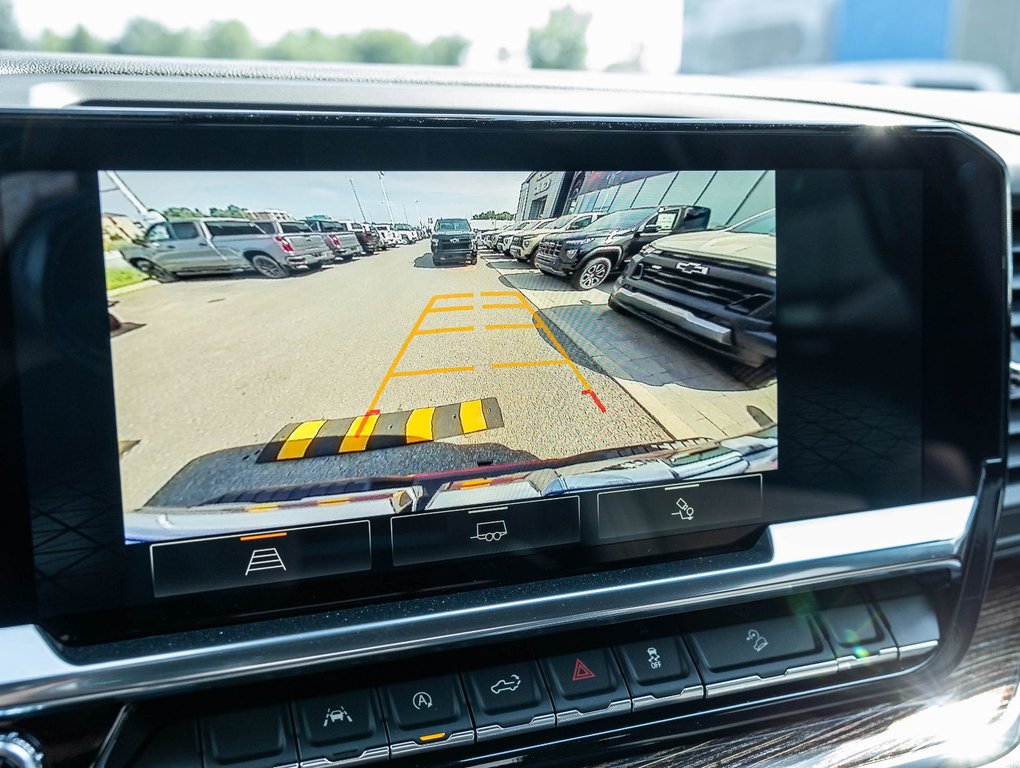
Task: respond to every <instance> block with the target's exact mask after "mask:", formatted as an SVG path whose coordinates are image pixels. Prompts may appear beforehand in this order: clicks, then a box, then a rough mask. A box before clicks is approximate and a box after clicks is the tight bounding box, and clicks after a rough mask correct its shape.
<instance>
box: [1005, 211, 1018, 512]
mask: <svg viewBox="0 0 1020 768" xmlns="http://www.w3.org/2000/svg"><path fill="white" fill-rule="evenodd" d="M1012 249H1013V251H1012V258H1013V278H1012V279H1013V282H1012V284H1011V285H1010V289H1011V298H1010V313H1009V321H1010V329H1011V331H1012V333H1011V337H1010V359H1011V360H1012V361H1013V362H1014V363H1017V362H1020V193H1018V194H1014V196H1013V242H1012ZM1017 378H1018V377H1016V376H1014V374H1013V373H1012V371H1011V372H1010V387H1009V445H1008V458H1007V465H1006V466H1007V468H1008V480H1009V484H1008V486H1007V488H1006V512H1007V513H1009V512H1014V511H1017V510H1020V381H1018V380H1017Z"/></svg>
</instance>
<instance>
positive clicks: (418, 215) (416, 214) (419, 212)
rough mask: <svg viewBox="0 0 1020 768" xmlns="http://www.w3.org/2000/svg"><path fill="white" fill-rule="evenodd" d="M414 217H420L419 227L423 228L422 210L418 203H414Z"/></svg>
mask: <svg viewBox="0 0 1020 768" xmlns="http://www.w3.org/2000/svg"><path fill="white" fill-rule="evenodd" d="M414 215H415V216H417V217H418V226H419V227H420V226H421V208H419V207H418V201H417V200H415V201H414Z"/></svg>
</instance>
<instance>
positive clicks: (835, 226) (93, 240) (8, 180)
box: [0, 112, 1007, 696]
mask: <svg viewBox="0 0 1020 768" xmlns="http://www.w3.org/2000/svg"><path fill="white" fill-rule="evenodd" d="M542 167H548V168H589V167H608V168H633V169H659V168H691V169H696V168H703V169H749V168H760V169H775V170H776V180H777V181H776V183H777V189H776V197H777V210H778V212H779V213H778V217H779V221H780V225H779V226H780V231H781V235H780V237H779V239H778V249H779V250H778V262H779V265H778V270H777V271H778V273H779V275H780V277H779V279H778V292H779V310H778V314H777V337H778V347H779V350H780V352H779V380H780V382H781V384H780V387H779V398H780V401H779V410H780V420H781V421H782V422H783V426H782V434H783V442H782V444H781V448H780V451H781V460H780V468H779V470H778V471H776V472H772V473H768V475H767V476H766V477H765V478H764V496H763V503H764V508H763V515H762V518H761V521H760V524H755V525H743V526H738V527H728V528H725V529H720V530H709V531H701V532H697V533H691V534H686V535H681V536H666V537H660V538H655V539H649V540H648V542H647V544H648V545H647V546H646V547H642V548H640V550H639V551H635V549H634V548H633V547H628V546H627V545H621V544H613V543H609V544H603V545H600V546H594V547H586V548H579V549H567V550H562V551H557V552H556V553H555V554H553V555H548V554H546V555H544V556H542V557H533V556H529V555H528V554H526V553H525V554H522V556H521V557H519V558H516V559H515V560H514V561H513V562H512V563H508V564H507V565H506V566H505V567H503V568H501V569H499V570H498V571H496V570H494V569H487V572H485V573H482V574H480V573H479V569H477V568H474V567H466V566H462V565H456V564H451V563H421V564H416V566H417V567H416V568H415V569H414V571H413V573H412V572H410V571H400V570H396V569H393V568H387V567H385V563H375V564H374V565H378V566H380V567H379V568H378V569H377V572H374V573H373V574H372V576H371V577H370V578H366V577H365V576H363V575H359V576H356V577H354V578H346V579H345V578H334V579H323V580H321V581H317V582H313V583H311V584H309V585H305V586H302V587H301V588H300V589H298V588H295V587H287V586H281V587H276V588H272V589H268V588H267V589H262V590H259V591H258V592H257V593H250V592H246V591H243V590H242V591H234V592H230V591H225V592H216V591H212V592H208V593H197V594H191V595H189V596H187V597H176V598H168V599H156V598H154V597H153V595H152V594H151V592H150V591H149V587H148V580H147V578H139V574H141V573H144V574H145V575H146V576H147V574H148V570H147V568H148V557H149V554H148V550H147V548H137V547H136V548H134V549H132V548H131V547H126V546H124V545H123V543H122V542H123V531H122V528H121V519H120V505H119V497H118V491H117V488H118V484H117V454H116V435H115V427H114V421H113V400H112V391H111V386H110V372H109V369H110V366H109V343H108V340H107V339H108V331H107V328H106V326H105V323H106V318H105V294H104V292H103V290H102V275H101V259H99V258H98V254H99V253H100V252H101V243H100V237H99V229H98V227H97V226H96V222H97V221H98V200H97V195H96V191H97V190H96V181H95V179H96V171H97V170H99V169H103V168H119V169H132V168H134V169H190V170H202V169H221V170H227V169H235V170H236V169H243V170H252V169H265V170H269V169H289V170H301V169H345V170H354V169H373V170H374V169H380V168H383V169H422V170H425V169H444V170H452V169H457V170H485V169H491V170H509V169H521V168H542ZM38 171H50V172H57V173H58V174H61V173H62V174H63V176H61V177H60V178H61V183H62V184H63V186H60V185H58V188H57V189H55V191H54V192H53V193H52V194H49V195H47V196H44V197H40V198H39V199H26V198H25V197H18V195H17V192H18V190H19V187H18V180H19V178H24V176H23V174H26V173H34V172H38ZM0 172H2V174H3V176H2V179H0V183H2V184H4V185H5V186H4V187H3V190H2V191H3V193H4V194H3V195H2V196H0V206H2V208H3V210H2V214H3V216H4V221H5V245H4V251H3V257H2V258H3V264H2V266H3V273H2V274H3V276H4V280H3V286H2V287H3V290H0V342H2V344H3V346H2V353H0V391H2V393H3V394H4V397H3V399H2V402H3V405H2V407H3V408H4V409H5V411H4V417H5V423H7V424H10V425H11V428H10V429H9V430H8V435H7V439H6V440H5V441H4V442H3V445H2V446H0V451H3V454H2V457H0V458H2V459H3V460H4V461H5V465H6V466H8V467H12V468H16V469H18V472H16V473H13V474H12V476H14V477H21V478H26V479H27V482H25V483H18V482H14V483H12V485H11V486H10V487H9V488H8V491H7V499H8V501H9V504H8V506H9V510H10V511H9V513H8V517H9V521H8V522H9V525H8V527H7V529H6V531H5V536H4V537H3V538H2V539H0V576H2V577H3V579H4V581H5V584H8V585H12V586H13V589H10V590H5V595H4V596H3V598H2V599H3V600H4V603H3V605H2V613H0V625H2V624H6V625H14V624H20V623H25V622H37V623H40V624H43V625H44V626H46V627H47V628H49V629H51V630H52V631H53V632H54V633H56V634H57V635H58V636H59V637H61V639H62V640H64V641H65V642H74V643H80V642H83V641H92V640H97V639H116V638H120V637H125V636H128V635H145V634H154V633H162V632H167V631H170V630H176V629H185V628H189V627H196V626H214V625H218V624H223V623H227V622H238V621H243V620H247V619H252V618H256V617H267V616H270V615H281V614H294V613H297V612H302V611H309V610H314V609H323V608H325V607H330V608H342V607H344V606H351V605H356V604H366V603H381V602H387V601H391V602H393V605H394V615H395V616H398V615H406V613H407V611H410V612H412V613H413V608H411V607H410V603H408V602H407V599H408V598H412V597H415V596H418V595H422V594H430V593H451V592H462V591H465V590H469V589H475V588H479V587H485V586H494V585H507V584H510V585H512V584H515V583H522V582H529V581H536V580H539V579H544V578H549V577H551V576H567V575H582V576H585V577H586V578H588V579H589V580H590V583H591V584H592V585H593V586H594V585H597V584H598V583H599V581H600V579H602V578H603V577H604V576H605V575H606V574H605V571H607V570H609V569H611V568H616V567H619V566H622V565H624V564H634V563H640V562H660V563H661V562H668V561H671V560H675V559H677V558H679V557H683V556H689V555H691V554H694V553H697V554H699V555H709V554H711V553H721V552H727V551H729V552H732V551H735V550H739V549H742V548H747V547H750V546H751V545H752V544H754V543H755V542H757V541H759V540H760V536H759V534H760V532H761V528H762V526H763V525H765V524H768V523H774V522H781V521H784V520H794V519H802V518H810V517H817V516H821V515H829V514H838V513H845V512H854V511H860V510H866V509H876V508H883V507H892V506H896V505H904V504H911V503H917V502H923V501H934V500H939V499H948V498H955V497H963V496H972V495H974V494H975V493H976V492H977V489H978V482H979V478H980V476H981V471H982V467H983V465H984V462H985V461H986V460H988V459H994V458H996V457H999V456H1002V455H1003V450H1004V425H1005V401H1006V400H1005V397H1004V392H1005V382H1006V375H1005V370H1004V366H1005V360H1006V358H1007V355H1006V311H1005V306H1006V305H1005V301H1006V290H1005V285H1006V282H1005V275H1006V262H1005V254H1006V243H1005V231H1004V227H1003V222H1004V221H1005V204H1006V201H1005V194H1004V188H1005V182H1004V171H1003V168H1002V166H1001V164H1000V163H999V162H998V161H997V159H995V158H994V157H993V156H992V155H991V154H990V153H988V152H987V151H986V150H985V149H984V148H983V147H982V146H981V145H979V144H978V143H977V142H975V141H974V140H973V139H971V138H969V137H967V136H966V135H965V134H963V133H961V132H959V131H957V130H955V129H953V128H949V127H942V126H926V127H897V128H876V127H855V126H761V125H744V124H704V123H697V124H696V123H677V122H674V121H622V120H594V119H592V120H563V119H531V118H529V119H525V118H513V117H507V118H477V117H429V116H394V115H376V116H372V115H315V116H308V115H305V116H300V115H287V114H273V115H262V114H254V115H253V114H244V115H242V114H234V113H226V112H219V113H217V112H210V113H205V114H191V115H173V114H163V113H159V112H138V113H127V112H105V113H103V114H75V113H73V112H70V113H67V114H61V115H55V114H45V113H35V114H32V115H25V114H16V113H6V114H2V115H0ZM847 211H853V212H854V214H855V215H859V216H860V217H861V218H862V219H863V220H866V221H867V222H868V224H869V229H868V231H869V232H870V233H871V235H870V238H869V239H867V240H853V239H848V238H847V237H845V232H844V231H843V230H842V229H841V228H840V226H839V222H840V221H841V217H844V216H845V214H846V212H847ZM862 253H867V254H868V255H869V257H870V258H869V259H868V260H867V261H868V263H869V264H870V269H871V270H872V271H870V272H864V271H862V268H861V267H860V263H861V262H862V259H861V254H862ZM83 254H84V255H83ZM58 278H59V279H58ZM834 307H838V308H839V310H840V311H838V312H837V311H834V310H833V308H834ZM936 381H937V382H939V386H927V385H926V384H927V383H929V382H936ZM961 404H966V407H961ZM876 431H879V432H883V434H882V435H881V436H880V437H877V438H876V437H874V435H873V433H874V432H876ZM869 441H870V442H869ZM57 447H59V450H57ZM55 457H59V458H55ZM69 498H76V499H79V500H80V499H83V498H84V499H88V500H89V503H90V504H92V512H94V514H93V515H92V517H91V518H90V522H89V523H88V526H89V529H88V535H89V538H90V540H91V541H93V542H94V543H95V547H94V550H93V551H91V552H84V551H81V552H78V553H77V554H80V555H82V557H80V558H78V559H75V557H73V556H72V557H69V556H68V552H67V550H60V551H57V550H54V549H53V548H52V547H51V548H50V550H46V548H45V546H44V544H45V543H46V542H52V541H53V536H54V534H55V533H56V534H59V535H63V532H61V531H60V530H59V528H60V525H61V515H60V512H59V506H58V504H59V503H63V502H62V500H63V501H66V500H67V499H69ZM72 533H73V532H72ZM710 559H711V558H706V562H707V561H709V560H710ZM412 585H413V586H412ZM837 618H838V617H837ZM837 618H834V619H833V621H836V620H837ZM804 631H805V628H803V627H802V628H801V634H802V635H803V632H804ZM810 633H811V634H812V637H814V639H815V640H816V641H817V642H818V643H820V644H821V643H822V642H823V639H824V638H823V634H822V633H823V629H822V628H821V626H814V625H812V627H811V628H810ZM806 637H807V636H806V635H804V638H805V639H806ZM825 642H828V641H827V640H826V641H825ZM819 647H822V646H821V645H819ZM695 655H696V659H695V660H696V661H697V660H698V659H699V658H700V660H701V661H703V662H704V663H705V664H706V667H707V668H708V669H710V670H711V671H712V672H713V673H714V672H715V671H716V670H715V668H714V667H712V665H711V660H710V659H705V658H701V657H697V654H695ZM547 671H548V670H547ZM561 693H562V695H563V696H567V695H568V694H567V692H566V691H562V692H561ZM593 695H594V694H593ZM599 695H605V692H603V693H602V694H599Z"/></svg>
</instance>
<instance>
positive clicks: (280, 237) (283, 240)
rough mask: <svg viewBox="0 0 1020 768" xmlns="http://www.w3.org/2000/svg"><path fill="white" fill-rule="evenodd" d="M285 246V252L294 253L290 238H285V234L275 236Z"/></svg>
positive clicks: (281, 245) (282, 246)
mask: <svg viewBox="0 0 1020 768" xmlns="http://www.w3.org/2000/svg"><path fill="white" fill-rule="evenodd" d="M273 239H274V240H275V241H276V242H278V243H279V244H280V247H281V248H283V252H284V253H294V246H293V245H291V244H290V240H288V239H287V238H285V237H284V236H283V235H277V236H276V237H274V238H273Z"/></svg>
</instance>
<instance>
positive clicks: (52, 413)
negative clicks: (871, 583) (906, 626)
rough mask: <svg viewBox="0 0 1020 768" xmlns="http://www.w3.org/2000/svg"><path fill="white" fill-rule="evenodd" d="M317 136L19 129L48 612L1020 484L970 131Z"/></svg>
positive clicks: (739, 524) (125, 605)
mask: <svg viewBox="0 0 1020 768" xmlns="http://www.w3.org/2000/svg"><path fill="white" fill-rule="evenodd" d="M295 119H296V118H292V117H287V116H279V117H273V118H272V119H270V118H269V117H267V116H263V117H262V118H260V120H262V121H263V122H260V123H258V125H255V124H251V123H250V122H249V121H248V118H247V117H243V116H222V115H221V116H213V115H210V116H207V117H204V118H201V119H199V118H197V117H196V119H195V120H194V121H185V122H181V121H179V120H178V119H177V118H175V117H167V118H162V117H160V116H159V115H157V114H155V113H151V114H150V113H147V114H146V115H145V116H144V119H143V118H142V117H141V116H138V117H137V119H136V118H135V117H132V118H131V119H128V118H124V119H123V120H120V121H115V120H112V118H111V119H110V120H107V119H106V118H105V117H98V116H92V117H90V118H89V119H87V120H86V119H85V118H83V117H74V116H69V115H60V116H59V117H55V116H51V117H47V118H44V117H38V118H27V117H21V118H14V117H11V118H9V119H8V121H7V122H4V120H3V118H2V117H0V148H7V150H5V151H7V154H6V155H4V156H3V158H2V159H3V167H2V168H0V222H2V224H3V227H2V235H3V237H2V238H0V265H2V266H3V267H4V269H5V270H6V271H5V272H4V273H3V274H4V276H5V282H4V283H2V284H0V388H2V387H6V388H4V389H2V391H3V392H4V397H2V398H0V423H3V424H5V425H9V432H10V434H9V436H8V438H7V439H6V440H5V441H0V459H2V461H3V462H4V464H5V466H11V467H24V472H23V473H22V475H21V476H23V478H24V482H23V483H20V484H18V483H15V484H13V485H10V486H9V487H8V488H7V491H6V493H7V496H6V498H8V499H9V504H10V506H11V508H12V509H15V510H21V511H20V512H18V513H17V514H10V515H8V516H7V517H6V518H5V525H6V527H5V529H4V530H5V535H4V537H0V576H2V577H4V578H5V579H6V580H7V582H5V583H14V582H13V581H11V580H12V579H20V581H19V582H18V583H19V584H21V585H23V586H22V587H19V588H17V589H13V588H12V589H9V590H8V591H7V592H8V595H14V596H16V597H18V599H20V600H21V601H22V604H23V608H22V609H21V610H22V615H23V616H24V617H27V619H26V620H32V621H40V622H46V623H48V624H49V625H51V626H54V627H59V632H60V635H61V637H68V638H87V639H92V638H97V637H121V636H124V635H125V634H130V633H135V634H146V633H151V632H152V631H157V629H158V631H164V630H168V628H170V627H174V628H190V627H196V626H201V625H210V624H213V623H223V622H224V621H226V620H238V621H240V620H244V619H245V618H246V617H252V616H266V615H270V614H272V613H278V612H299V611H303V610H308V609H313V610H322V609H323V608H324V607H326V606H329V607H332V608H337V609H340V608H354V607H358V609H359V610H360V609H361V608H366V609H367V608H369V607H371V608H372V609H374V608H375V604H377V603H380V602H382V601H390V600H405V599H410V598H413V597H417V596H421V595H427V594H437V595H456V596H458V597H459V596H461V595H462V593H466V592H467V591H470V590H481V589H498V590H503V594H504V595H508V594H510V593H511V591H515V590H516V591H518V592H519V591H520V590H524V589H536V590H541V589H545V588H546V586H548V584H547V582H548V583H549V584H551V583H552V581H555V582H556V584H558V585H559V586H557V587H556V588H557V589H566V590H573V589H581V590H584V589H586V588H587V586H586V585H589V584H594V583H596V582H598V583H600V584H617V583H624V582H623V581H617V580H618V579H626V578H629V577H628V576H627V574H628V573H631V572H632V571H633V572H637V571H638V570H640V571H641V573H643V574H645V575H644V576H642V577H641V578H646V577H647V578H652V579H655V578H659V576H662V575H668V574H670V573H676V572H678V571H677V569H692V570H691V571H690V572H691V573H695V572H697V569H699V568H702V567H708V566H707V565H706V564H710V563H716V562H721V560H720V558H723V559H725V558H734V560H733V562H739V563H740V564H742V565H746V564H750V563H757V562H766V561H769V560H770V558H773V557H782V555H783V553H782V552H778V551H773V544H774V542H773V540H772V538H771V535H772V534H771V531H772V526H775V525H778V524H782V523H785V522H789V521H801V520H805V519H808V518H820V517H824V516H829V515H839V514H843V513H852V512H860V511H874V510H883V509H887V508H891V507H897V506H903V505H912V504H917V503H921V502H926V501H937V500H945V499H952V498H959V497H961V496H966V495H968V494H973V493H974V492H975V488H976V487H977V483H978V478H979V476H980V472H981V467H982V462H983V461H985V460H986V459H987V458H988V457H989V456H994V455H998V454H997V451H998V450H999V448H1000V447H1001V445H1000V442H1001V434H1002V426H1003V425H1004V424H1005V423H1006V422H1005V416H1004V414H1002V413H1000V412H999V411H998V410H996V408H997V407H998V406H997V405H996V403H998V401H997V400H995V399H991V400H989V399H988V397H987V393H989V392H994V391H997V390H996V389H995V388H996V387H997V386H1000V384H1001V382H1002V381H1004V379H1005V377H1004V376H1002V377H1000V375H999V374H1000V373H1001V372H1002V371H1001V365H1002V361H1003V360H1005V359H1006V352H1005V341H1004V339H1005V333H1006V331H1005V325H1004V323H1002V324H1001V326H1000V325H997V323H1000V321H1003V320H1004V318H1005V317H1006V313H1005V311H1002V313H1001V314H999V313H998V309H1001V303H1002V300H1004V297H1005V295H1006V293H1005V289H1002V290H1001V291H1000V290H999V289H998V288H999V287H1001V285H1002V280H1003V275H1004V274H1005V273H1004V270H1003V269H1002V262H1001V260H1000V261H997V260H996V259H997V258H998V257H997V256H996V254H998V255H999V256H1001V255H1002V253H1005V251H1004V250H1003V249H1002V241H1001V235H1002V233H1001V231H1000V229H997V226H998V224H1001V219H1002V210H1003V204H1004V203H1003V200H1004V198H1002V196H1001V195H999V197H996V195H997V194H999V193H1000V192H1001V189H1002V169H1001V167H1000V166H999V165H997V164H996V162H994V161H992V160H990V159H989V157H990V156H989V155H987V153H986V152H985V151H984V150H983V149H981V148H980V147H978V146H977V145H975V144H974V143H973V141H972V140H970V139H967V138H965V137H962V135H961V134H960V133H959V132H958V131H955V130H953V129H948V128H937V129H936V128H932V127H929V128H923V129H922V128H879V127H874V126H872V127H854V126H829V127H826V128H819V127H813V128H812V127H800V128H797V127H790V126H786V127H783V126H778V127H770V126H755V127H753V128H751V127H747V126H744V127H741V126H732V125H704V124H698V125H687V124H676V123H667V122H662V121H660V122H654V121H645V122H642V123H640V124H632V123H621V122H614V121H611V120H610V121H608V122H606V123H605V124H602V123H598V124H595V123H592V122H585V121H571V120H567V119H560V118H556V119H548V120H543V121H533V120H525V119H520V118H454V117H448V118H443V119H439V118H435V119H432V118H429V119H424V118H423V119H422V120H418V119H412V118H410V117H401V116H397V115H389V116H385V115H376V116H368V115H361V116H335V119H334V118H333V117H331V118H329V119H326V118H322V120H324V122H320V121H319V118H315V119H314V120H313V119H312V118H309V119H308V120H309V122H304V121H300V120H299V121H297V122H295ZM32 120H37V121H38V123H39V124H38V125H35V124H34V123H32ZM26 121H27V122H26ZM423 121H424V122H423ZM0 155H3V152H0ZM990 190H991V191H990ZM962 254H966V263H965V264H962V263H961V262H960V259H961V258H963V257H962V256H961V255H962ZM974 254H984V256H983V257H982V258H981V259H978V258H977V256H975V255H974ZM964 267H965V268H964ZM996 301H998V302H999V304H998V305H997V304H996ZM997 307H998V309H997ZM996 334H999V335H996ZM978 340H980V343H977V341H978ZM1000 341H1002V344H1001V349H1000V348H998V347H996V345H997V344H999V342H1000ZM996 366H1000V367H998V368H997V367H996ZM933 381H937V382H940V386H938V387H931V386H927V384H928V383H929V382H933ZM8 393H10V394H11V396H10V397H8V396H7V394H8ZM961 403H967V407H966V408H963V407H961V405H960V404H961ZM780 424H782V429H780ZM780 434H781V435H782V437H780ZM997 441H999V442H997ZM15 474H17V473H15ZM880 528H881V526H879V527H878V528H876V529H875V530H880ZM868 535H871V534H870V533H869V534H868ZM15 542H18V543H15ZM19 558H20V559H19ZM681 561H682V562H681ZM4 569H6V570H4ZM550 580H552V581H550ZM550 588H551V587H550ZM514 594H517V592H514ZM479 599H483V598H479ZM501 599H505V598H501Z"/></svg>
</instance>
